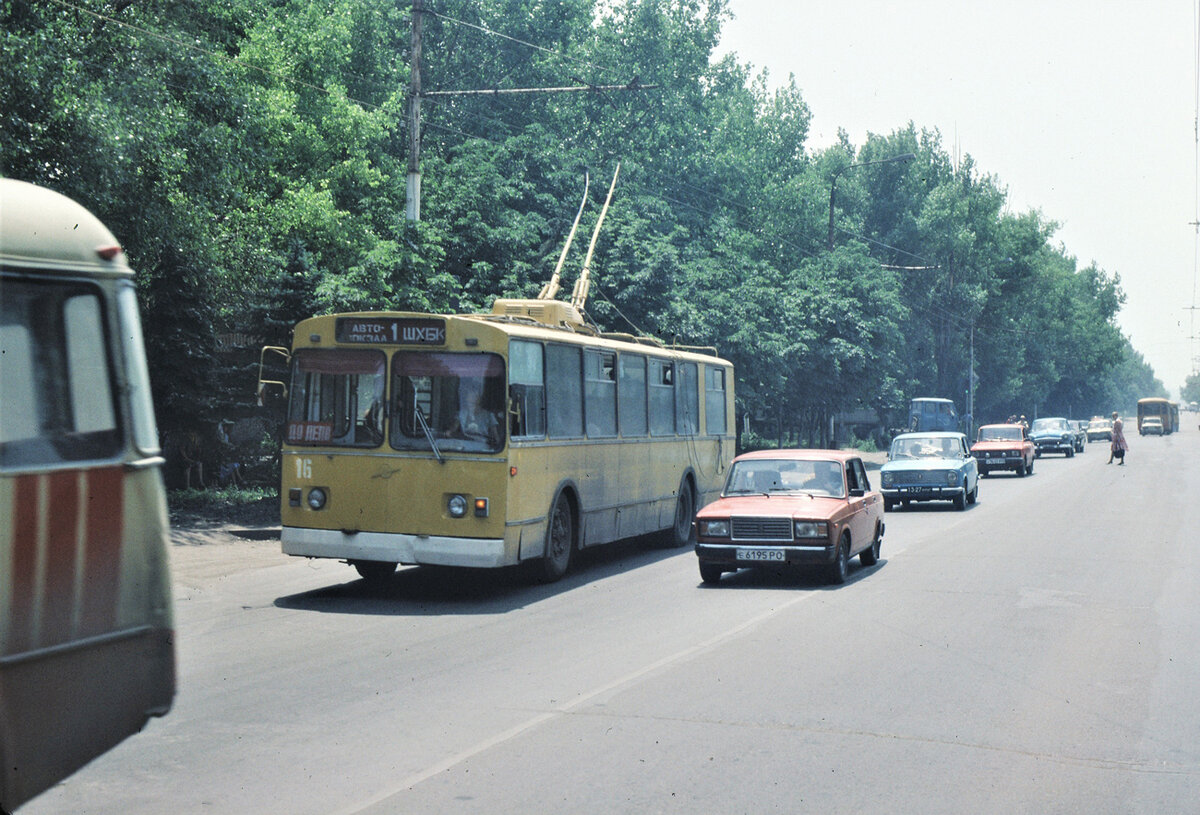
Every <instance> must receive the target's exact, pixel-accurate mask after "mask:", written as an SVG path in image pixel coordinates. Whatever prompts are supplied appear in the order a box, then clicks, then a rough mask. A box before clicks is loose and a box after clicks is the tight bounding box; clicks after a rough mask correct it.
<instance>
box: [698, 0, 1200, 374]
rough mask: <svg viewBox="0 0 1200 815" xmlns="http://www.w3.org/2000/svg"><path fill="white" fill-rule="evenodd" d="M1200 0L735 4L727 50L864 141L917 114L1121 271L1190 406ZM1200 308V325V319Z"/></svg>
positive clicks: (1145, 347)
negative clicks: (1198, 11) (1198, 10)
mask: <svg viewBox="0 0 1200 815" xmlns="http://www.w3.org/2000/svg"><path fill="white" fill-rule="evenodd" d="M1196 2H1197V0H1171V2H1167V1H1166V0H1149V1H1147V0H1137V2H1132V0H1121V1H1120V2H1118V1H1117V0H1041V2H1028V1H1027V0H1006V1H1005V2H980V1H978V0H957V1H955V0H839V2H837V3H832V2H795V1H794V0H792V2H789V1H788V0H782V1H781V0H730V6H731V9H732V11H733V13H734V15H735V19H734V20H733V21H731V22H729V23H727V25H726V28H725V35H724V39H723V42H722V45H721V49H720V50H721V52H722V53H723V52H727V51H733V52H736V53H737V55H738V57H739V61H741V62H743V63H746V62H748V63H750V64H752V65H753V66H754V68H755V70H756V72H757V70H759V69H762V68H765V69H767V70H768V71H769V72H770V77H771V82H772V84H773V85H778V84H781V83H783V82H786V81H787V77H788V75H789V74H792V75H794V76H795V79H796V84H797V86H798V87H799V88H800V90H801V93H802V95H803V98H804V100H805V102H806V103H807V104H808V106H809V107H810V109H811V110H812V113H813V121H812V128H811V132H810V138H809V142H808V147H809V149H819V148H822V147H826V146H828V145H829V144H831V143H833V142H834V141H835V139H836V136H837V131H838V129H839V128H842V129H844V130H846V132H847V133H848V134H849V135H850V139H851V141H852V142H853V143H854V144H855V145H857V146H861V145H862V144H863V142H864V141H865V139H866V135H867V134H868V133H879V134H888V133H891V132H892V131H894V130H897V129H900V128H903V127H905V126H906V125H907V123H908V122H909V121H912V122H913V123H914V124H915V125H916V127H917V130H918V131H920V130H921V129H930V130H932V129H937V130H939V131H941V134H942V143H943V146H944V148H945V149H946V150H947V152H951V153H953V152H954V150H955V145H956V144H957V149H958V151H959V152H960V153H961V154H964V155H965V154H969V155H970V156H971V157H972V158H974V160H975V163H976V166H977V168H978V169H979V171H980V172H982V173H988V174H991V175H993V176H994V177H995V178H996V179H997V181H998V182H999V184H1000V185H1001V186H1002V187H1005V188H1007V190H1008V194H1009V198H1008V201H1009V209H1010V210H1011V211H1013V212H1023V211H1026V210H1029V209H1038V210H1041V212H1042V214H1043V215H1044V216H1045V217H1046V218H1048V219H1051V220H1054V221H1057V222H1058V223H1060V224H1061V228H1060V230H1059V232H1058V233H1057V235H1056V236H1055V239H1054V240H1055V242H1056V243H1061V244H1062V245H1063V246H1064V247H1065V249H1066V251H1067V252H1068V253H1069V254H1071V255H1074V256H1075V257H1076V258H1077V259H1078V261H1079V265H1080V266H1081V267H1082V266H1086V265H1087V264H1089V263H1090V262H1093V261H1094V262H1095V263H1096V265H1097V266H1099V267H1101V268H1102V269H1105V270H1106V271H1108V272H1109V273H1116V274H1118V275H1120V278H1121V285H1122V287H1123V288H1124V290H1125V293H1126V296H1127V301H1126V303H1125V307H1124V309H1123V310H1122V313H1121V315H1120V318H1119V320H1120V324H1121V326H1122V328H1123V330H1124V331H1125V333H1126V334H1127V335H1128V336H1129V337H1130V339H1131V340H1132V343H1133V346H1134V348H1136V349H1137V350H1138V351H1140V352H1141V353H1142V354H1143V355H1144V356H1145V358H1146V360H1147V362H1149V363H1150V364H1151V365H1152V366H1153V367H1154V372H1155V375H1156V376H1158V378H1159V379H1161V380H1162V381H1163V383H1164V384H1165V385H1166V386H1167V388H1168V389H1169V390H1170V391H1171V392H1172V393H1173V394H1175V395H1178V390H1179V388H1180V386H1181V385H1182V384H1183V382H1184V379H1185V378H1186V377H1187V376H1188V374H1190V373H1191V372H1192V371H1193V370H1195V369H1196V367H1197V366H1200V359H1194V356H1195V355H1197V354H1200V341H1197V340H1195V339H1191V338H1193V337H1196V336H1197V335H1198V334H1200V312H1196V311H1189V310H1188V307H1190V306H1195V305H1200V303H1197V302H1196V297H1197V294H1196V285H1197V279H1196V276H1197V254H1196V252H1197V249H1196V247H1197V240H1196V233H1195V228H1194V227H1193V226H1192V225H1191V223H1190V222H1192V221H1195V220H1197V217H1196V212H1197V192H1196V190H1197V186H1196V133H1195V121H1196V60H1197V58H1196V45H1195V39H1196V38H1195V32H1196V22H1195V3H1196ZM1193 315H1195V316H1193Z"/></svg>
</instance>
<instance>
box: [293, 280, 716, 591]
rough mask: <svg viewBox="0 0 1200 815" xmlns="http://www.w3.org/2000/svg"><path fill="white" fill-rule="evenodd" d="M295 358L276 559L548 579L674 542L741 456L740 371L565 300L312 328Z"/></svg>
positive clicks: (683, 539)
mask: <svg viewBox="0 0 1200 815" xmlns="http://www.w3.org/2000/svg"><path fill="white" fill-rule="evenodd" d="M290 367H291V383H290V388H289V397H290V398H289V407H288V417H287V425H286V428H287V429H286V439H285V443H284V446H283V483H282V489H281V514H282V523H283V529H282V546H283V551H284V553H286V554H289V555H299V556H305V557H314V558H318V557H319V558H336V559H340V560H345V561H347V562H348V563H350V564H352V565H353V566H355V567H356V568H357V570H358V572H359V574H361V575H362V576H363V577H364V578H366V579H368V580H379V579H383V578H386V577H387V576H388V575H390V574H391V573H392V572H393V571H394V570H395V568H396V564H438V565H444V566H468V567H484V568H487V567H502V566H512V565H517V564H521V563H528V564H529V567H528V568H531V569H532V570H533V571H534V572H535V573H536V575H537V576H538V577H539V578H540V579H542V580H546V581H550V580H556V579H558V578H559V577H561V576H562V575H563V574H564V573H565V572H566V570H567V568H568V566H569V565H570V561H571V557H572V555H573V553H574V552H576V551H578V550H579V549H580V548H582V547H587V546H593V545H597V544H603V543H608V542H611V541H615V540H618V539H623V538H629V537H634V536H639V535H645V534H648V533H655V532H658V533H662V535H663V537H664V538H665V539H667V540H669V541H670V542H671V543H673V544H674V545H679V546H682V545H684V544H686V543H687V541H688V540H689V539H690V532H691V524H692V520H693V517H694V515H695V511H696V508H697V507H698V506H699V505H700V504H701V503H703V502H706V501H708V500H710V499H711V498H713V497H714V496H715V495H716V494H717V492H719V490H720V487H721V483H722V481H723V480H724V476H725V471H726V468H727V467H728V465H729V462H730V460H731V459H732V456H733V453H734V446H735V441H734V433H733V398H734V394H733V370H732V366H731V365H730V363H728V362H726V361H724V360H722V359H719V358H718V357H717V356H716V355H715V353H711V352H705V351H703V350H701V349H681V348H675V347H664V346H662V345H660V344H658V343H656V342H652V341H649V340H644V339H643V340H638V339H636V338H634V337H631V336H629V335H605V334H601V333H598V332H594V331H590V330H585V327H584V326H583V325H582V322H581V321H579V316H578V312H577V311H576V310H575V309H574V308H572V307H571V305H570V304H568V303H565V302H560V301H556V300H531V301H520V300H519V301H512V300H498V301H497V302H496V304H495V305H494V307H493V313H492V314H490V315H429V314H413V313H401V312H370V313H358V314H338V315H328V316H321V317H313V318H310V319H307V320H304V321H303V322H301V323H299V324H298V325H297V326H296V329H295V334H294V343H293V346H292V348H291V349H290Z"/></svg>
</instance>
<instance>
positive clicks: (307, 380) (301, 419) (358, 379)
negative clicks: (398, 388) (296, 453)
mask: <svg viewBox="0 0 1200 815" xmlns="http://www.w3.org/2000/svg"><path fill="white" fill-rule="evenodd" d="M384 364H385V363H384V356H383V352H382V351H375V350H371V351H365V350H363V351H360V350H342V349H320V350H317V349H302V350H299V351H297V352H296V354H295V356H294V357H293V358H292V392H291V401H290V403H289V406H288V424H287V440H288V442H289V443H291V444H315V445H340V446H349V447H378V446H379V445H381V444H382V443H383V393H384V388H383V384H384V383H383V372H384Z"/></svg>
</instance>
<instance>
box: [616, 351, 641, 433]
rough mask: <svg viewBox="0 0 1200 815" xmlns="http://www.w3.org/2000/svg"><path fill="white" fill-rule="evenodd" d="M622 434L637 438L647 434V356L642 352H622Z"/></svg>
mask: <svg viewBox="0 0 1200 815" xmlns="http://www.w3.org/2000/svg"><path fill="white" fill-rule="evenodd" d="M618 399H619V400H620V401H619V407H620V416H619V419H620V425H621V435H622V436H624V437H625V438H627V439H628V438H636V437H638V436H645V435H646V430H647V427H646V358H645V357H644V356H642V355H640V354H621V378H620V387H619V389H618Z"/></svg>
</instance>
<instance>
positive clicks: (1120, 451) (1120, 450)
mask: <svg viewBox="0 0 1200 815" xmlns="http://www.w3.org/2000/svg"><path fill="white" fill-rule="evenodd" d="M1128 449H1129V442H1127V441H1125V430H1124V423H1123V422H1122V421H1121V417H1120V416H1119V415H1118V414H1117V412H1116V411H1115V410H1114V411H1113V426H1112V447H1111V452H1110V453H1109V456H1108V461H1107V462H1106V463H1107V464H1112V463H1113V459H1114V458H1117V459H1120V461H1118V462H1117V464H1124V463H1125V452H1126V451H1127V450H1128Z"/></svg>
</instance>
